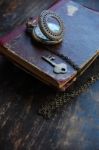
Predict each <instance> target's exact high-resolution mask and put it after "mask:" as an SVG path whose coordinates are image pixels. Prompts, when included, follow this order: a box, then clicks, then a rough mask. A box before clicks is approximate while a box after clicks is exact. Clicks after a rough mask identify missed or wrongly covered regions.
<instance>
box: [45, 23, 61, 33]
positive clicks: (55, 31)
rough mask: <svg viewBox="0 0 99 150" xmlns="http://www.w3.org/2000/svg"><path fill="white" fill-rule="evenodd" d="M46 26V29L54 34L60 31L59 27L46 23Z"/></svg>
mask: <svg viewBox="0 0 99 150" xmlns="http://www.w3.org/2000/svg"><path fill="white" fill-rule="evenodd" d="M47 25H48V28H49V29H50V30H51V31H52V32H54V33H58V32H59V31H60V26H59V25H58V24H55V23H51V22H48V23H47Z"/></svg>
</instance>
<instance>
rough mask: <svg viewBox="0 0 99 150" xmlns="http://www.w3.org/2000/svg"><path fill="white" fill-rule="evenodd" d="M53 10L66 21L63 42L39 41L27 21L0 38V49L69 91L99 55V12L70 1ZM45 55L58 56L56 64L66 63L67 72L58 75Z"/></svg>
mask: <svg viewBox="0 0 99 150" xmlns="http://www.w3.org/2000/svg"><path fill="white" fill-rule="evenodd" d="M50 9H51V10H53V11H55V12H56V13H57V14H58V15H59V16H60V17H61V18H62V19H63V21H64V26H65V31H64V40H63V42H62V43H61V44H58V45H56V46H45V45H41V44H38V43H35V41H34V40H33V39H32V38H31V37H30V36H29V35H28V34H27V33H26V25H25V24H23V25H22V26H20V27H18V28H17V29H15V30H14V31H12V32H11V33H9V34H8V35H6V36H5V37H2V38H1V39H0V52H1V54H3V55H5V56H6V57H7V58H8V59H10V60H11V61H12V62H13V63H15V64H17V65H18V66H19V67H21V68H22V69H24V70H25V71H27V72H29V73H31V74H32V75H33V76H35V77H36V78H38V79H39V80H41V81H42V82H44V83H46V84H48V85H51V86H53V87H55V88H57V89H59V90H65V89H66V88H67V87H68V86H70V85H71V84H72V83H73V82H74V81H75V80H76V79H77V77H78V76H79V75H81V74H82V73H83V72H84V71H85V70H86V69H87V68H88V67H89V66H90V65H91V64H92V62H93V61H94V60H95V59H96V58H97V57H98V56H99V51H98V49H99V30H98V29H99V13H98V12H94V11H92V10H90V9H88V8H85V7H83V6H81V5H79V4H77V3H74V2H72V1H66V0H60V1H58V2H57V3H56V4H54V6H52V7H51V8H50ZM42 56H54V57H55V62H56V63H61V62H63V63H66V64H67V69H68V71H67V73H66V74H55V73H54V72H53V67H52V66H51V65H50V64H49V63H47V62H45V61H44V60H43V59H42Z"/></svg>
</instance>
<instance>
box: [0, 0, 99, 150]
mask: <svg viewBox="0 0 99 150" xmlns="http://www.w3.org/2000/svg"><path fill="white" fill-rule="evenodd" d="M76 1H77V0H76ZM79 1H80V0H79ZM53 2H54V1H52V0H50V1H49V0H46V1H45V0H36V1H33V0H31V1H28V0H24V1H23V0H18V1H16V0H13V1H12V0H1V1H0V32H1V35H3V34H5V33H6V32H9V31H10V30H12V29H13V28H14V27H15V26H17V25H18V24H20V23H22V22H24V21H25V20H26V19H27V17H29V16H31V15H32V16H35V15H37V14H39V13H40V11H41V10H43V9H44V8H48V7H49V6H50V5H51V4H52V3H53ZM80 2H83V4H84V5H85V4H86V5H87V6H89V7H91V8H93V9H95V8H96V7H97V10H98V9H99V5H98V1H95V0H90V1H88V3H86V1H84V0H83V1H80ZM95 3H97V5H96V4H95ZM95 6H96V7H95ZM97 74H99V58H98V59H97V60H96V61H95V62H94V64H93V65H92V66H91V67H90V68H89V69H88V71H87V72H86V73H85V74H84V75H83V76H82V77H81V78H80V79H79V80H78V81H77V82H76V83H75V85H74V87H73V88H75V87H76V86H78V85H79V84H83V83H84V82H85V81H86V80H87V78H89V77H90V76H92V75H97ZM56 94H58V93H57V92H55V91H53V89H50V88H49V87H47V86H46V85H44V84H42V83H41V82H40V81H38V80H36V79H35V78H33V77H31V76H30V75H28V74H26V73H25V72H24V71H21V70H20V69H18V68H17V67H16V66H14V65H13V64H12V63H10V62H9V61H8V60H6V59H5V58H4V57H2V56H0V150H99V81H98V80H97V81H96V82H95V83H93V84H92V85H90V86H89V88H88V89H87V90H86V91H84V92H83V93H81V94H80V95H79V96H78V97H75V98H74V99H73V100H72V101H71V102H70V103H68V104H67V105H66V104H65V105H64V106H63V107H62V108H60V109H59V110H58V111H57V112H55V114H54V116H53V117H52V118H50V119H49V120H46V119H45V118H43V117H42V116H39V115H38V109H39V107H40V105H42V104H43V103H45V102H47V100H48V99H50V98H51V99H52V100H53V101H54V98H55V96H56Z"/></svg>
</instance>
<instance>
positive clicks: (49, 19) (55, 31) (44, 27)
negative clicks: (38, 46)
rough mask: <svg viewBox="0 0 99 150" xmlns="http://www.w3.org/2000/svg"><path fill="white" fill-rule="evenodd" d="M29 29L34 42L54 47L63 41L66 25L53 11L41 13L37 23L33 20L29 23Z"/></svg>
mask: <svg viewBox="0 0 99 150" xmlns="http://www.w3.org/2000/svg"><path fill="white" fill-rule="evenodd" d="M27 29H28V31H29V32H30V33H31V36H32V38H33V40H35V41H37V42H40V43H43V44H47V45H54V44H58V43H61V42H62V41H63V37H64V23H63V21H62V19H61V17H60V16H58V15H57V14H56V13H55V12H53V11H51V10H44V11H43V12H41V14H40V16H39V17H38V21H37V23H35V20H34V21H33V20H32V19H31V20H29V21H27Z"/></svg>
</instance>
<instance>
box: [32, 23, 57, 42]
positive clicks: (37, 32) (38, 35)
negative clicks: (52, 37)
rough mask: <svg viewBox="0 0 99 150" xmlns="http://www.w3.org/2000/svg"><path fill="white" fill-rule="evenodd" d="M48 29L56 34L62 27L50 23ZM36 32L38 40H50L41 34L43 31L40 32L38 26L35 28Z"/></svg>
mask: <svg viewBox="0 0 99 150" xmlns="http://www.w3.org/2000/svg"><path fill="white" fill-rule="evenodd" d="M48 27H49V29H50V30H52V32H55V33H57V32H59V30H60V29H59V28H60V27H59V26H58V25H57V24H54V23H49V22H48ZM34 32H35V34H36V36H37V37H38V38H40V39H42V40H49V39H48V38H47V37H46V36H45V35H44V34H43V33H42V32H41V30H40V28H39V26H38V25H37V26H36V27H35V29H34Z"/></svg>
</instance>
